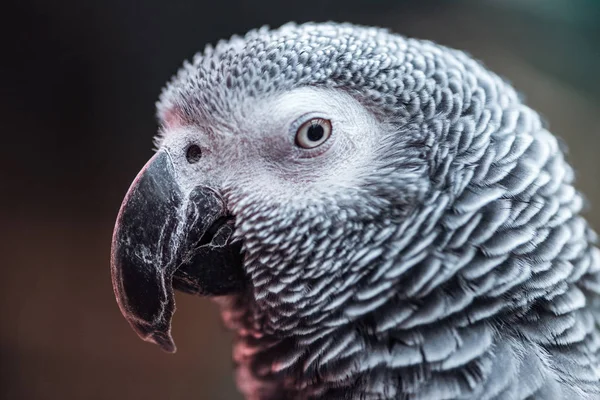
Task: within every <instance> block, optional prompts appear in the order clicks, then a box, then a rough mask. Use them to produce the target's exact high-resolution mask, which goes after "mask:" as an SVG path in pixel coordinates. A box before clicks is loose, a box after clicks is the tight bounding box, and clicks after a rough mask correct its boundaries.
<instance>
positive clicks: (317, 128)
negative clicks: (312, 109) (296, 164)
mask: <svg viewBox="0 0 600 400" xmlns="http://www.w3.org/2000/svg"><path fill="white" fill-rule="evenodd" d="M329 136H331V121H329V120H327V119H322V118H313V119H311V120H308V121H306V122H305V123H303V124H302V125H301V126H300V128H298V131H297V132H296V144H297V145H298V146H300V147H302V148H304V149H314V148H315V147H317V146H320V145H322V144H323V143H324V142H326V141H327V139H329Z"/></svg>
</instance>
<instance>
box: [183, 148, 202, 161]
mask: <svg viewBox="0 0 600 400" xmlns="http://www.w3.org/2000/svg"><path fill="white" fill-rule="evenodd" d="M200 157H202V150H201V149H200V146H197V145H195V144H193V145H191V146H190V147H188V148H187V151H186V153H185V158H187V160H188V162H189V163H190V164H194V163H197V162H198V161H200Z"/></svg>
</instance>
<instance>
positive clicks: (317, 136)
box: [306, 124, 325, 142]
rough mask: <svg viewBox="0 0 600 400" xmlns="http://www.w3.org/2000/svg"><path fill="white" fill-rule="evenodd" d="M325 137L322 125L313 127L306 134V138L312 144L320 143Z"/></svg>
mask: <svg viewBox="0 0 600 400" xmlns="http://www.w3.org/2000/svg"><path fill="white" fill-rule="evenodd" d="M323 135H325V130H324V129H323V126H322V125H318V124H313V125H311V126H310V127H309V128H308V130H307V132H306V137H307V138H308V140H310V141H312V142H318V141H319V140H321V139H322V138H323Z"/></svg>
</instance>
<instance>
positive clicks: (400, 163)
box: [111, 23, 600, 400]
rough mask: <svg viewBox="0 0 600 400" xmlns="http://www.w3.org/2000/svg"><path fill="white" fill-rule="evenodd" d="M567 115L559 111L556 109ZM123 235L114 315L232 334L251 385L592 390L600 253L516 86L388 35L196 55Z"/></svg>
mask: <svg viewBox="0 0 600 400" xmlns="http://www.w3.org/2000/svg"><path fill="white" fill-rule="evenodd" d="M565 106H568V105H565ZM157 110H158V111H157V114H158V119H159V123H160V129H159V134H158V135H157V137H156V139H155V144H156V148H157V150H156V152H155V154H154V156H153V157H152V158H151V159H150V160H149V161H148V163H147V164H146V165H145V166H144V168H143V169H142V170H141V172H140V173H139V174H138V176H137V178H136V179H135V180H134V182H133V184H132V185H131V187H130V189H129V191H128V193H127V195H126V197H125V199H124V201H123V204H122V206H121V209H120V211H119V215H118V217H117V221H116V226H115V230H114V234H113V239H112V251H111V272H112V282H113V286H114V291H115V295H116V298H117V302H118V305H119V307H120V309H121V311H122V313H123V315H124V316H125V318H126V319H127V320H128V321H129V323H130V324H131V326H132V327H133V328H134V329H135V331H136V332H137V333H138V334H139V336H140V337H141V338H142V339H144V340H147V341H150V342H154V343H156V344H158V345H160V346H161V347H162V348H163V349H165V350H167V351H171V352H172V351H175V345H174V342H173V339H172V336H171V319H172V316H173V313H174V310H175V302H174V290H181V291H184V292H187V293H195V294H198V295H202V296H209V297H211V298H212V299H214V300H215V302H216V303H217V304H218V305H219V307H221V310H222V317H223V321H224V324H225V326H226V327H227V328H229V329H231V330H233V332H234V333H235V340H234V344H233V346H234V347H233V360H234V364H235V369H236V379H237V384H238V387H239V390H240V391H241V392H242V393H243V394H244V395H245V396H246V398H247V399H255V400H275V399H411V400H422V399H426V400H444V399H448V400H450V399H457V400H458V399H465V400H466V399H477V400H479V399H482V400H483V399H490V400H491V399H503V400H525V399H551V400H559V399H569V400H575V399H599V398H600V318H599V317H600V252H599V250H598V248H597V247H595V243H596V234H595V233H594V231H593V230H592V228H591V227H590V226H589V225H588V223H587V222H586V221H585V219H584V218H583V217H582V216H581V215H580V213H581V211H582V208H583V207H584V205H585V202H584V200H583V197H582V195H581V194H580V193H579V192H578V191H577V190H576V189H575V188H574V186H573V182H574V173H573V169H572V168H571V166H570V165H569V164H568V163H567V162H566V161H565V157H564V147H563V146H562V145H561V144H560V143H559V141H558V140H557V139H556V137H555V136H553V135H552V134H551V133H550V132H549V131H548V130H547V127H546V125H545V123H543V122H542V120H541V118H540V116H539V115H538V114H537V113H536V112H535V111H534V110H532V109H531V108H529V107H528V106H527V105H525V104H524V101H523V100H522V98H521V97H520V96H519V94H518V93H517V92H516V91H515V90H514V89H513V88H512V87H511V86H510V84H508V83H507V82H506V81H505V80H503V79H502V78H500V77H499V76H497V75H495V74H494V73H492V72H490V71H488V70H487V69H486V68H485V67H484V66H483V65H482V64H481V63H480V62H478V61H475V60H473V59H472V58H471V57H470V56H468V55H466V54H465V53H463V52H461V51H457V50H452V49H449V48H446V47H443V46H440V45H437V44H434V43H432V42H429V41H423V40H416V39H409V38H405V37H403V36H401V35H397V34H394V33H391V32H389V31H388V30H385V29H379V28H372V27H364V26H356V25H352V24H338V23H306V24H286V25H283V26H282V27H280V28H278V29H270V28H267V27H264V28H261V29H258V30H254V31H251V32H249V33H247V34H246V35H245V36H243V37H241V36H234V37H232V38H231V39H230V40H227V41H221V42H219V43H218V44H217V45H216V46H214V47H211V46H208V47H207V48H206V49H205V50H204V51H203V52H202V53H200V54H197V55H196V56H195V57H194V59H193V61H192V62H186V63H185V64H184V66H183V67H182V69H181V70H180V71H179V72H178V74H177V75H176V76H175V77H174V78H173V79H172V80H171V81H170V83H169V84H168V85H167V86H166V88H165V89H164V90H163V92H162V94H161V96H160V99H159V101H158V103H157Z"/></svg>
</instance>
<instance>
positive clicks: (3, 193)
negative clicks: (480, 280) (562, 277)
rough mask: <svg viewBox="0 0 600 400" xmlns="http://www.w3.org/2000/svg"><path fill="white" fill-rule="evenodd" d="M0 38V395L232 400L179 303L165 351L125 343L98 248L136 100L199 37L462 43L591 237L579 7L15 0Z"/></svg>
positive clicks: (595, 67)
mask: <svg viewBox="0 0 600 400" xmlns="http://www.w3.org/2000/svg"><path fill="white" fill-rule="evenodd" d="M2 9H3V14H4V15H3V17H4V18H5V19H6V21H5V22H4V23H2V24H0V33H1V35H0V36H1V37H2V39H0V40H2V41H3V42H4V43H3V44H2V47H1V48H0V52H1V53H0V54H1V60H2V61H1V62H0V71H1V72H2V75H1V82H2V83H1V84H0V117H1V119H0V121H1V124H2V128H1V134H2V137H1V140H2V143H3V146H1V152H2V156H1V157H0V246H1V247H2V258H1V259H0V266H1V275H0V398H2V399H64V400H68V399H128V400H136V399H239V395H238V394H237V391H236V389H235V385H234V382H233V378H232V373H231V372H232V371H231V366H232V364H231V361H230V340H231V336H230V335H229V333H227V332H226V331H225V330H224V329H223V328H222V327H221V323H220V320H219V316H218V313H217V310H216V307H215V306H214V305H213V304H211V303H210V301H208V300H205V299H200V298H196V297H192V296H187V295H182V294H179V295H178V296H177V305H178V312H177V313H176V314H175V320H174V325H173V332H174V337H175V340H176V342H177V345H178V349H179V351H178V353H176V354H175V355H168V354H166V353H163V352H162V351H161V350H159V348H158V347H156V346H153V345H150V344H148V343H145V342H142V341H141V340H139V339H138V338H137V336H136V334H135V333H134V332H133V331H132V330H131V329H130V328H129V326H128V324H127V322H126V321H125V320H124V319H123V318H122V316H121V314H120V312H119V310H118V307H117V305H116V302H115V300H114V297H113V291H112V287H111V283H110V273H109V249H110V239H111V232H112V228H113V223H114V220H115V217H116V214H117V211H118V208H119V205H120V203H121V200H122V197H123V195H124V194H125V192H126V190H127V188H128V186H129V184H130V182H131V181H132V179H133V178H134V176H135V175H136V173H137V171H138V170H139V169H140V168H141V167H142V165H143V164H144V163H145V161H146V160H147V159H148V158H149V157H150V156H151V154H152V136H153V135H154V133H155V132H156V128H157V125H156V122H155V119H154V102H155V101H156V99H157V97H158V94H159V92H160V89H161V87H162V85H163V84H164V83H165V82H166V81H167V79H169V78H170V76H171V75H172V74H173V73H175V71H176V70H177V69H178V68H179V66H180V65H181V63H182V61H183V60H184V59H186V58H191V57H192V55H193V54H194V53H195V52H196V51H199V50H201V49H202V48H203V47H204V45H205V44H207V43H214V42H215V41H217V40H218V39H220V38H224V37H229V36H230V35H232V34H234V33H244V32H245V31H247V30H248V29H251V28H255V27H258V26H261V25H263V24H269V25H271V26H272V27H276V26H279V25H281V24H282V23H284V22H287V21H289V20H295V21H298V22H303V21H309V20H315V21H324V20H335V21H350V22H355V23H361V24H368V25H379V26H385V27H389V28H391V29H392V30H393V31H395V32H398V33H402V34H405V35H408V36H413V37H419V38H425V39H431V40H434V41H437V42H439V43H441V44H444V45H448V46H451V47H455V48H460V49H463V50H466V51H468V52H469V53H471V54H472V55H473V56H475V57H476V58H478V59H481V60H483V61H484V62H485V64H487V65H488V66H489V67H490V68H491V69H493V70H494V71H496V72H497V73H499V74H501V75H503V76H504V77H506V78H507V79H508V80H510V81H512V82H513V84H514V85H515V86H516V87H517V88H518V90H520V91H521V92H522V93H523V94H525V96H526V98H527V102H528V103H529V104H530V105H531V106H533V108H535V109H537V110H538V111H540V112H541V113H542V114H543V115H544V116H545V118H546V119H547V120H548V121H549V123H550V127H551V131H552V132H554V133H555V134H557V135H558V136H560V137H562V138H563V140H564V141H565V142H566V143H567V144H568V146H569V148H570V155H569V159H570V161H571V162H572V163H573V164H574V166H575V168H576V170H577V172H578V187H579V188H580V189H581V190H582V191H583V192H584V193H585V194H586V195H587V197H588V199H589V200H590V203H591V204H592V205H593V208H592V210H591V211H590V212H588V217H589V219H590V221H591V223H592V225H593V226H594V227H595V228H596V229H600V186H599V185H598V177H599V176H600V154H599V153H600V152H599V149H600V79H599V78H598V73H599V71H600V44H599V39H600V2H598V1H595V0H587V1H586V0H563V1H558V0H512V1H511V0H497V1H491V0H488V1H485V0H483V1H481V0H479V1H458V0H455V1H442V0H439V1H433V0H429V1H426V0H419V1H416V0H415V1H401V0H368V1H367V0H365V1H359V0H303V1H301V2H300V1H299V2H286V1H276V0H265V1H242V0H223V1H210V2H209V1H203V0H195V1H191V0H187V1H186V0H171V1H158V0H146V1H133V0H104V1H92V0H88V1H86V0H58V1H52V2H50V1H41V0H39V1H37V0H24V1H20V2H18V3H16V2H15V3H14V4H6V2H4V3H3V7H2Z"/></svg>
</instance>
